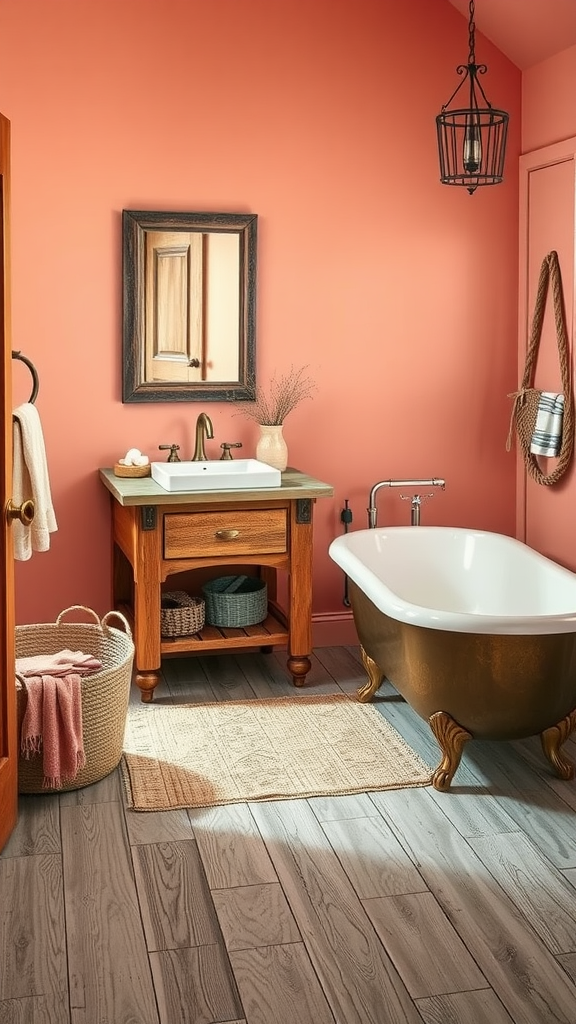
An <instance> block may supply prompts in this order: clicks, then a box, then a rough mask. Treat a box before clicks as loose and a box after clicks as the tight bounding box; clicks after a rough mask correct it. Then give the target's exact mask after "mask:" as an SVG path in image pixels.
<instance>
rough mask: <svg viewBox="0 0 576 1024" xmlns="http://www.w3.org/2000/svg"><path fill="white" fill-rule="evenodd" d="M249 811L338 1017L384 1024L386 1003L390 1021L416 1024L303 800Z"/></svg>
mask: <svg viewBox="0 0 576 1024" xmlns="http://www.w3.org/2000/svg"><path fill="white" fill-rule="evenodd" d="M250 808H251V811H252V814H253V815H254V818H255V820H256V822H257V824H258V827H259V829H260V832H261V834H262V836H263V838H264V840H265V842H266V846H267V848H268V852H269V854H270V857H271V859H272V862H273V864H274V867H275V869H276V872H277V874H278V878H279V880H280V882H281V884H282V887H283V889H284V891H285V893H286V896H287V899H288V902H289V903H290V907H291V909H292V913H293V914H294V917H295V919H296V923H297V925H298V928H299V929H300V933H301V935H302V938H303V941H304V944H305V946H306V950H307V952H308V955H309V957H310V959H311V961H312V965H313V967H314V970H315V972H316V974H317V976H318V978H319V980H320V983H321V985H322V988H323V990H324V992H325V993H326V996H327V999H328V1002H329V1003H330V1006H331V1007H332V1009H333V1011H334V1013H335V1016H336V1018H337V1019H338V1020H342V1021H346V1024H381V1021H382V1006H383V1004H384V1005H386V1007H387V1012H388V1016H389V1020H390V1022H394V1024H399V1022H400V1021H402V1022H405V1024H419V1021H418V1014H417V1013H416V1011H415V1008H414V1004H413V1003H412V1002H411V1000H410V998H409V997H408V993H407V991H406V989H405V987H404V984H403V982H402V981H401V979H400V977H399V975H398V973H397V971H396V968H395V967H394V965H393V964H392V962H391V961H390V959H389V957H388V955H387V954H386V953H385V951H384V949H383V948H382V946H381V945H380V943H379V942H378V941H377V939H376V936H375V934H374V932H373V929H372V926H371V924H370V922H369V921H368V918H367V916H366V914H365V912H364V910H363V908H362V906H361V904H360V902H359V900H358V897H357V896H356V894H355V893H354V891H353V889H352V887H351V885H350V882H349V881H348V879H347V877H346V875H345V873H344V871H343V870H342V868H341V867H340V864H339V862H338V860H337V858H336V855H335V854H334V851H333V850H332V849H331V848H330V846H329V844H328V843H327V841H326V838H325V836H324V833H323V832H322V829H321V827H320V825H319V824H318V822H317V821H316V819H315V817H314V815H313V813H312V811H311V810H310V808H309V807H308V805H307V804H306V801H303V800H287V801H284V802H280V801H279V802H278V803H262V804H251V805H250ZM343 977H345V979H346V980H345V985H344V984H343ZM248 1016H249V1014H248Z"/></svg>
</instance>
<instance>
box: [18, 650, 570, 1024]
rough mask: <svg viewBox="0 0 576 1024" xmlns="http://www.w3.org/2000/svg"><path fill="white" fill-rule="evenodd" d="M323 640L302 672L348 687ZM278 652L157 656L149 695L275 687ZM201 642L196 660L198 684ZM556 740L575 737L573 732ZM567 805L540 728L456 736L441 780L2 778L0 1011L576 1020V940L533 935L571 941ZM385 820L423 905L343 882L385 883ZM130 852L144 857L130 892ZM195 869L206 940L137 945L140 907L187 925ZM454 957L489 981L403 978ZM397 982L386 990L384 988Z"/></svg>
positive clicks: (166, 1019) (329, 687)
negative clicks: (11, 800) (448, 784)
mask: <svg viewBox="0 0 576 1024" xmlns="http://www.w3.org/2000/svg"><path fill="white" fill-rule="evenodd" d="M333 650H334V649H333ZM320 653H321V651H320V650H319V651H317V652H315V653H313V654H312V656H311V662H312V668H311V671H310V673H309V674H308V676H307V680H308V681H311V682H312V681H313V685H314V686H318V687H320V690H319V692H336V691H337V690H338V689H340V690H342V689H346V687H348V692H350V686H351V679H352V677H353V675H354V671H355V670H354V665H353V664H352V666H351V663H350V659H352V661H353V662H354V661H355V662H356V664H358V665H360V661H359V658H358V657H357V653H358V652H357V648H349V649H347V651H346V656H340V655H339V654H337V653H336V654H333V655H329V656H328V657H327V658H326V661H327V663H328V664H330V666H331V668H332V670H333V672H334V675H332V674H331V673H330V672H329V671H328V669H326V667H325V666H324V665H323V664H322V662H321V661H320V660H319V657H318V655H319V654H320ZM285 659H286V655H285V652H278V653H276V654H260V653H253V654H252V653H251V654H250V655H248V656H246V658H244V657H243V656H238V657H237V658H236V657H235V656H234V657H233V658H230V659H228V658H224V659H223V660H221V659H220V658H219V657H215V658H203V659H200V658H198V657H186V658H178V659H177V658H174V659H171V658H169V659H164V663H163V673H165V674H166V675H167V676H168V678H169V679H170V683H171V686H170V687H169V686H168V685H167V684H166V682H165V681H164V678H163V676H161V681H160V683H159V685H158V687H157V689H156V691H155V700H158V701H159V702H163V703H164V702H168V703H178V702H179V700H180V699H182V697H183V696H184V700H185V701H190V700H193V701H198V702H199V703H202V702H205V701H206V700H210V701H213V700H218V699H223V700H228V699H230V696H231V693H230V690H231V689H232V690H233V688H234V687H235V686H236V685H238V678H240V685H241V686H243V687H244V686H246V687H247V689H244V693H246V694H249V695H250V698H249V699H253V697H254V696H256V693H257V692H262V693H263V694H266V695H267V696H269V695H270V692H272V691H273V688H274V687H275V686H276V685H278V686H279V687H280V689H282V687H283V685H284V682H285V680H286V679H288V681H289V686H290V692H291V693H294V690H293V687H292V682H291V679H290V675H289V673H288V672H287V670H286V667H285ZM201 661H202V662H204V663H206V664H208V663H212V666H213V671H212V680H213V682H211V683H208V680H207V678H206V673H205V672H204V669H203V667H202V664H201ZM234 666H235V667H234ZM173 668H174V671H173V672H172V669H173ZM362 671H363V669H362ZM236 673H237V674H236ZM198 680H200V681H202V680H204V682H200V685H198ZM340 680H341V681H342V684H343V686H342V687H340V685H339V681H340ZM132 689H133V692H132V694H131V699H133V700H136V701H137V702H138V703H140V691H139V690H138V689H137V688H136V687H133V688H132ZM171 689H172V694H171V692H170V690H171ZM269 690H270V692H269ZM309 692H313V691H311V689H309V687H308V686H307V685H306V686H305V687H304V688H303V689H302V693H303V694H307V693H309ZM193 694H195V696H192V695H193ZM386 694H392V697H391V698H390V699H385V700H380V696H381V695H386ZM393 695H394V691H393V689H392V688H391V687H390V686H389V685H388V684H386V685H385V686H383V687H381V690H380V691H379V696H378V697H377V698H376V702H375V703H376V704H377V706H378V708H379V710H380V712H381V713H382V714H383V715H384V717H386V718H387V719H388V721H390V722H391V724H392V725H394V727H395V728H396V729H397V730H398V732H399V733H400V734H401V735H402V736H403V737H404V738H405V739H406V741H407V742H408V743H409V744H410V745H411V746H412V747H413V749H415V750H416V751H417V752H418V753H419V754H420V756H421V757H423V758H424V759H425V760H427V761H428V763H429V764H434V763H437V760H438V758H439V752H438V750H437V747H436V741H435V739H434V737H433V735H432V733H431V731H430V729H429V727H428V724H427V723H426V722H424V721H423V720H422V719H420V718H419V717H418V716H417V715H416V714H415V713H414V712H413V711H412V709H411V708H410V706H409V705H407V704H406V703H405V702H404V701H402V700H400V699H398V696H397V695H396V697H394V696H393ZM569 746H571V747H572V748H573V749H572V751H571V756H573V757H574V756H576V744H575V743H574V741H573V740H572V739H571V740H569V741H568V742H567V744H566V747H567V748H568V747H569ZM432 751H434V753H432V756H430V754H431V752H432ZM59 806H60V808H61V822H59V814H58V807H59ZM266 808H268V810H266ZM574 810H576V786H574V784H573V783H572V784H571V783H566V782H562V781H561V780H557V779H555V778H554V777H553V776H552V774H551V773H550V772H549V769H548V765H547V762H545V759H544V758H543V756H542V753H541V750H540V745H539V740H538V738H537V737H531V738H530V739H528V740H520V741H515V742H514V743H507V742H502V743H499V744H496V743H479V742H474V741H473V742H471V743H470V744H468V747H467V750H466V751H465V754H464V759H463V764H461V766H460V768H459V770H458V778H457V780H456V785H455V786H454V787H453V789H452V790H451V792H450V793H449V794H444V793H442V794H441V793H436V792H435V791H433V790H432V789H430V788H428V789H425V790H424V789H421V790H405V791H398V792H390V793H381V794H371V795H368V794H365V793H364V794H358V795H356V796H339V797H315V798H310V799H309V800H308V801H295V802H294V801H287V802H281V803H279V804H274V803H271V804H269V805H260V804H254V805H250V806H247V805H246V804H236V805H232V806H229V807H219V808H211V809H206V810H198V811H188V812H186V811H173V812H157V813H146V814H143V813H141V814H138V813H136V812H134V811H130V810H128V809H127V807H126V804H125V799H124V789H123V787H122V786H119V773H118V770H116V771H115V772H114V773H112V774H111V776H108V777H107V779H105V780H104V779H103V780H101V782H100V783H96V784H95V785H93V786H88V787H85V788H84V789H83V790H79V791H71V792H70V793H66V794H60V795H59V796H58V795H57V794H37V795H26V796H21V797H20V821H19V825H18V828H17V830H16V832H15V833H14V835H13V837H12V840H11V841H10V843H9V845H8V846H7V848H6V849H5V850H4V851H3V854H2V856H1V857H0V1022H1V1024H48V1022H49V1024H264V1021H265V1024H293V1022H295V1021H297V1022H298V1024H310V1022H311V1021H314V1024H328V1022H329V1024H376V1022H377V1024H407V1021H409V1024H416V1021H417V1022H418V1024H422V1022H424V1024H558V1022H562V1024H566V1022H567V1021H569V1024H576V952H561V953H558V954H557V955H553V954H552V953H551V952H550V949H549V948H548V947H547V944H546V941H543V939H548V937H549V934H551V935H552V941H553V942H555V943H556V944H557V948H566V949H568V948H569V949H574V948H575V947H574V942H575V940H576V923H575V921H574V913H573V903H574V899H573V893H574V888H575V887H576V864H575V863H574V860H573V856H574V847H575V845H576V844H575V842H574V838H575V833H574V822H575V820H576V819H575V817H574ZM257 815H260V818H259V824H260V829H259V827H258V824H257V822H256V816H257ZM367 818H368V819H370V824H369V825H368V826H367V827H365V826H364V819H367ZM358 823H359V824H358ZM321 826H323V827H321ZM374 829H375V834H373V830H374ZM386 833H388V834H389V835H390V836H391V837H393V846H392V851H395V852H393V853H392V857H393V858H394V857H396V856H397V853H398V850H400V851H401V860H402V861H403V862H404V865H405V866H406V868H407V869H408V871H409V874H410V876H412V877H414V876H413V874H412V873H413V872H415V875H416V877H418V878H419V879H420V880H421V883H422V884H423V885H424V887H426V886H428V887H429V889H430V890H431V891H433V897H434V899H435V901H436V903H435V905H431V906H434V909H432V910H430V909H429V908H428V907H425V906H424V903H425V902H426V901H428V903H429V900H430V896H429V895H428V894H427V893H426V891H424V892H423V893H411V892H405V893H402V892H400V893H396V892H395V891H393V890H394V886H392V892H391V894H390V895H389V896H384V895H377V896H374V897H372V898H370V899H364V901H363V902H361V901H360V899H359V898H358V894H357V893H355V891H354V884H355V885H357V887H358V889H359V890H360V891H361V892H363V891H366V892H369V891H370V888H369V887H370V886H373V887H375V889H376V890H377V891H378V892H379V891H380V889H381V888H382V889H383V891H387V887H389V886H390V885H391V882H390V872H391V870H392V873H393V875H395V872H396V867H395V866H394V868H393V869H391V865H390V848H389V847H388V846H387V844H386V843H384V844H382V839H381V837H382V835H383V834H386ZM128 837H129V839H130V844H132V848H133V849H132V850H130V849H129V843H128ZM329 837H330V839H329ZM181 843H183V844H184V846H186V845H187V844H191V846H192V848H193V847H194V844H196V848H197V853H196V854H195V866H194V869H192V868H191V866H190V863H189V857H187V856H184V855H183V854H182V851H181V850H180V854H182V855H181V856H180V857H179V856H178V855H177V853H176V852H175V851H178V848H179V844H181ZM266 844H268V847H269V848H267V845H266ZM332 844H333V845H332ZM62 850H63V857H64V866H65V870H64V872H62V868H61V863H62V859H61V858H62V853H61V851H62ZM271 854H273V857H274V863H273V861H272V859H271ZM132 856H134V859H135V861H136V860H137V861H138V863H139V864H140V866H142V864H144V865H145V870H144V871H140V889H141V891H142V893H143V897H142V899H143V905H142V906H140V904H139V902H138V891H137V889H136V886H135V881H134V868H133V864H132ZM200 861H201V862H202V863H201V865H200ZM409 865H411V867H409ZM204 876H206V877H205V879H204V881H203V882H202V881H201V880H202V878H203V877H204ZM144 877H145V883H144V882H143V881H142V879H143V878H144ZM399 878H400V879H401V878H402V871H400V873H399ZM196 879H200V883H201V887H200V889H199V890H198V891H199V892H200V896H201V899H200V906H202V905H204V909H205V911H206V906H208V907H209V908H211V909H209V910H208V911H206V913H207V914H208V917H210V915H211V916H212V920H213V921H214V922H215V925H216V930H215V933H214V934H215V935H216V936H217V939H215V941H212V940H211V939H210V941H209V942H208V944H207V945H197V946H186V947H184V948H179V949H170V950H159V951H157V952H156V951H154V952H151V953H150V954H148V952H147V949H146V942H145V939H144V928H143V919H144V918H146V917H148V918H149V919H150V921H152V922H153V924H150V932H151V934H153V935H154V934H157V936H158V937H159V939H160V941H164V940H165V939H166V938H168V940H169V939H170V937H172V939H173V940H174V941H175V940H177V941H198V940H199V939H203V938H205V937H206V935H205V933H203V932H199V930H198V929H199V925H198V920H197V918H196V917H195V916H194V915H196V914H197V912H198V908H197V907H194V908H193V910H191V908H190V904H191V902H193V901H194V896H195V893H196ZM394 881H396V879H395V880H394ZM364 887H366V888H364ZM179 889H182V890H183V892H182V893H181V892H180V891H179ZM208 889H212V895H210V893H209V892H208ZM205 900H207V901H208V903H207V904H206V903H205V902H204V901H205ZM563 901H564V902H563ZM64 907H66V912H67V919H68V928H66V922H65V914H64ZM438 914H439V915H440V916H437V915H438ZM541 932H542V934H540V933H541ZM208 934H210V933H208ZM455 934H456V936H457V937H458V938H457V940H456V946H457V944H458V942H460V943H461V944H463V946H462V947H458V948H456V947H455V946H454V935H455ZM298 937H300V939H298ZM295 940H296V941H295ZM425 941H426V942H427V946H426V948H424V949H422V943H423V942H425ZM226 944H228V945H229V947H230V951H229V952H228V951H227V949H226ZM237 946H242V947H244V948H241V949H239V948H235V947H237ZM385 947H386V948H385ZM462 948H465V952H464V953H462V951H461V950H462ZM66 957H68V959H69V964H70V970H71V974H70V985H68V983H67V974H66ZM149 958H150V959H149ZM470 958H472V960H473V961H474V964H475V965H476V968H475V969H478V971H481V976H482V975H483V976H485V978H486V979H487V980H486V981H484V982H483V983H482V987H479V988H476V989H474V990H470V991H466V992H455V991H450V992H442V993H441V994H435V995H426V996H421V997H418V996H416V997H414V998H411V997H410V996H409V994H408V990H407V986H406V984H405V983H404V982H406V983H407V984H408V985H409V986H412V989H411V990H412V991H413V992H416V991H418V989H417V988H416V987H414V986H416V985H417V984H420V985H428V986H429V990H432V989H437V988H441V987H446V985H448V984H449V983H450V977H451V973H452V972H454V974H455V975H457V978H454V979H453V981H452V983H453V984H458V985H461V984H462V980H463V977H464V978H465V979H466V984H470V983H471V981H472V979H471V978H469V977H468V976H467V971H466V967H467V965H469V964H470ZM231 961H232V966H231ZM391 962H392V963H393V973H392V979H394V978H395V979H396V981H395V982H394V981H392V982H391V980H390V977H389V975H388V973H387V972H388V971H389V970H390V969H391V968H390V963H391ZM383 964H384V966H383ZM461 966H462V967H463V972H464V973H463V974H462V972H461V970H460V968H461ZM234 972H236V974H237V982H238V985H239V986H240V988H241V993H242V997H243V999H244V1003H245V1005H244V1006H243V1005H242V1000H241V998H240V993H239V992H238V989H237V982H236V980H235V978H234ZM400 974H401V975H403V978H400V977H399V975H400ZM435 982H438V984H437V985H436V984H434V983H435ZM442 982H443V983H444V984H442ZM488 984H490V986H491V987H486V985H488ZM395 985H399V986H400V992H403V993H404V994H403V996H402V997H398V996H397V995H396V996H393V997H392V999H391V1001H390V1000H389V999H388V993H389V991H390V986H391V987H392V989H394V987H395ZM322 990H323V991H322ZM79 993H80V994H81V995H82V998H80V997H79ZM70 996H71V997H72V1006H71V1007H70ZM404 999H406V1000H408V1002H407V1004H406V1005H407V1006H409V1007H410V1008H411V1010H412V1013H413V1014H416V1016H407V1014H409V1013H410V1010H408V1009H406V1006H405V1004H404ZM503 1001H505V1002H506V1006H507V1008H505V1006H504V1002H503ZM326 1007H328V1012H327V1010H326Z"/></svg>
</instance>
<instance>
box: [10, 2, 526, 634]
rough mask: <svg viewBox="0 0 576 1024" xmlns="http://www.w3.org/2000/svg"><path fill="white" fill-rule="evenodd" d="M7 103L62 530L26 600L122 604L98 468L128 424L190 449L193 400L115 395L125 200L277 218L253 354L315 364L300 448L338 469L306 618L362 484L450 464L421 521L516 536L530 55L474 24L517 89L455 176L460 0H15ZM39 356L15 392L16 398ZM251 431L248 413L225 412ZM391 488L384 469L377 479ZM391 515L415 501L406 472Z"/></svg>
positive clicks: (27, 332)
mask: <svg viewBox="0 0 576 1024" xmlns="http://www.w3.org/2000/svg"><path fill="white" fill-rule="evenodd" d="M0 38H2V43H3V46H2V49H3V57H2V62H1V63H0V108H1V109H2V111H3V112H4V113H5V114H6V116H7V117H9V118H10V120H11V122H12V154H13V160H12V171H13V217H12V220H13V328H14V338H13V342H14V347H15V348H19V349H21V350H22V351H23V352H24V353H25V354H27V355H28V356H29V357H30V358H31V359H33V360H34V362H35V363H36V365H37V367H38V370H39V373H40V381H41V386H40V395H39V399H38V408H39V411H40V415H41V417H42V422H43V426H44V433H45V439H46V445H47V451H48V459H49V465H50V473H51V481H52V491H53V498H54V503H55V509H56V514H57V518H58V522H59V531H58V533H57V534H55V535H53V537H52V545H51V549H50V551H49V552H46V553H43V554H36V555H34V556H33V558H32V559H31V561H30V562H28V563H19V564H18V565H17V620H18V621H19V622H27V621H46V620H51V619H53V618H54V617H55V615H56V614H57V612H58V611H59V610H60V609H61V608H63V607H65V606H67V605H69V604H71V603H76V602H77V603H82V604H88V605H91V606H92V607H94V608H95V609H96V610H97V611H99V612H100V613H104V612H105V611H107V610H108V608H109V606H110V601H111V598H110V554H109V543H110V533H109V521H108V495H107V492H105V491H104V489H103V488H102V486H101V484H100V483H99V480H98V475H97V468H98V467H99V466H106V465H111V464H112V462H113V461H114V460H115V459H117V458H118V457H119V456H120V455H121V454H123V453H124V451H125V450H126V449H127V448H128V447H130V446H132V445H136V446H137V447H139V448H141V449H142V450H143V451H145V452H147V453H148V454H149V455H150V456H154V455H155V454H156V451H157V446H158V444H160V443H163V442H177V443H179V444H180V445H181V448H182V454H183V455H184V457H186V456H187V455H189V454H191V450H192V443H193V430H194V423H195V419H196V415H197V414H198V412H199V411H200V410H201V408H202V406H200V405H196V404H191V405H182V404H177V405H176V404H174V405H164V404H159V405H155V406H152V407H142V406H130V405H122V402H121V398H120V377H121V223H120V217H121V210H122V209H123V208H134V209H138V208H145V207H148V208H150V209H162V208H165V209H175V210H221V211H251V212H255V213H257V214H258V215H259V274H258V338H257V345H258V372H259V375H260V376H261V378H262V379H266V378H267V377H268V376H269V375H270V374H271V372H272V371H273V370H274V369H275V368H276V367H278V368H280V369H284V368H287V367H289V365H290V364H291V363H293V364H296V365H298V364H300V363H309V364H310V368H311V372H312V373H313V374H314V376H315V377H316V380H317V383H318V392H317V394H316V396H315V398H314V399H313V401H311V402H307V403H305V404H303V405H302V406H301V407H300V408H299V409H298V410H296V411H295V412H294V413H293V414H292V416H291V417H290V418H289V419H288V421H287V423H286V428H285V436H286V439H287V441H288V444H289V449H290V463H291V464H292V465H294V466H298V467H300V468H301V469H303V470H305V471H306V472H308V473H311V474H313V475H315V476H317V477H318V478H320V479H321V480H325V481H327V482H329V483H331V484H333V486H334V488H335V496H334V499H333V500H321V501H319V502H318V504H317V507H316V512H315V521H316V532H315V578H314V586H315V598H314V608H315V614H316V616H318V617H320V618H322V616H326V617H328V618H330V616H335V617H338V615H339V614H340V613H342V611H343V609H342V593H343V577H342V574H341V572H340V570H339V569H338V568H337V567H336V566H335V565H334V564H333V563H332V562H331V561H330V560H329V558H328V555H327V548H328V545H329V543H330V541H331V539H332V538H333V537H334V536H335V535H337V534H338V533H340V532H341V529H342V526H341V524H340V510H341V508H342V505H343V503H344V499H346V498H348V499H350V505H351V508H352V511H353V513H354V523H353V528H363V527H364V526H365V525H366V507H367V504H368V493H369V490H370V487H371V486H372V484H373V483H375V482H376V481H378V480H381V479H384V478H389V477H429V476H435V475H436V476H443V477H445V478H446V480H447V490H446V492H445V493H443V494H441V493H439V494H437V495H436V496H435V497H434V499H433V500H432V501H431V502H429V503H428V504H427V505H426V506H425V508H424V510H423V522H427V523H431V524H433V523H449V524H457V525H469V526H473V527H480V528H487V529H495V530H501V531H503V532H507V533H513V532H514V487H515V476H514V466H513V465H512V462H511V459H512V456H510V455H507V454H506V452H505V447H504V445H505V439H506V434H507V428H508V417H509V413H510V404H509V399H508V398H507V393H508V392H510V391H511V390H513V388H514V387H515V384H516V310H517V233H518V225H517V204H518V191H517V163H518V160H517V158H518V153H519V146H520V90H521V82H520V73H519V71H518V70H517V69H516V68H515V67H514V66H513V65H512V64H511V63H510V62H509V61H507V60H506V59H505V58H504V57H503V56H502V55H501V54H500V53H499V52H498V51H497V50H496V49H495V48H494V47H493V46H492V45H491V44H489V43H488V42H487V41H486V40H484V39H483V38H482V37H481V36H478V37H477V40H476V50H477V55H478V57H479V59H481V60H485V61H486V62H487V63H488V65H489V74H488V76H487V79H486V81H485V83H484V84H485V87H486V90H487V93H488V95H489V98H490V99H491V100H492V102H494V103H495V105H497V106H502V107H504V108H505V109H507V110H509V111H510V114H511V125H510V143H509V151H508V156H507V174H506V181H505V183H504V184H503V185H501V186H499V187H498V188H496V189H493V188H487V189H479V190H478V192H477V193H476V194H475V195H474V196H473V197H470V196H469V195H468V193H467V192H466V191H465V190H464V189H457V188H447V187H444V186H442V185H440V183H439V181H438V168H437V155H436V140H435V124H434V118H435V115H436V114H437V113H438V111H439V109H440V106H441V104H442V103H443V102H445V101H446V100H447V99H448V97H449V95H450V93H451V92H452V90H453V88H454V87H455V84H456V80H457V79H456V70H455V69H456V65H457V64H459V63H461V62H462V61H463V60H465V59H466V55H467V48H468V34H467V24H466V21H465V19H463V18H462V16H461V15H460V14H458V12H457V11H456V10H455V9H454V8H453V7H452V6H451V4H449V3H448V2H447V0H434V2H431V0H412V2H411V3H410V4H407V3H405V2H404V0H355V2H354V3H350V2H349V0H313V2H311V0H274V2H271V0H210V2H202V0H83V2H82V3H78V0H52V2H51V3H46V0H1V3H0ZM27 389H28V381H27V380H26V378H25V370H24V368H21V367H18V368H17V370H16V371H15V374H14V391H15V394H14V399H15V403H16V402H18V401H21V400H23V399H25V398H26V396H27ZM208 411H209V412H210V415H211V417H212V419H213V422H214V427H215V435H216V436H215V440H214V441H212V442H209V453H210V454H211V455H212V456H214V457H216V456H217V455H218V454H219V447H218V446H219V444H220V442H221V441H222V440H241V441H242V442H243V444H244V452H245V454H246V455H248V454H252V453H253V450H254V444H255V429H256V428H255V427H254V425H253V424H251V423H250V422H249V421H246V420H244V419H243V418H242V417H235V416H234V415H233V412H232V410H231V409H230V408H229V407H228V406H226V405H223V404H220V405H213V406H212V407H210V408H209V409H208ZM381 494H382V492H381ZM379 521H380V522H381V523H406V522H408V521H409V511H408V507H407V503H405V502H401V501H400V499H399V495H398V493H397V492H394V493H393V494H391V493H390V492H389V493H387V494H384V495H383V496H381V498H380V516H379Z"/></svg>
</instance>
